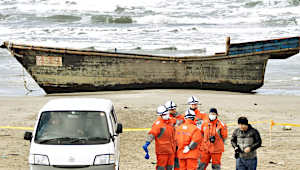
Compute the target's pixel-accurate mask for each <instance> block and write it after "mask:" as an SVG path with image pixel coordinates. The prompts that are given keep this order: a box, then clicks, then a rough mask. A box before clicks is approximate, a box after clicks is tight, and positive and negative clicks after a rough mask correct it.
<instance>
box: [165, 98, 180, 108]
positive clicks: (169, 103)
mask: <svg viewBox="0 0 300 170" xmlns="http://www.w3.org/2000/svg"><path fill="white" fill-rule="evenodd" d="M176 106H177V105H176V104H175V103H174V102H173V101H172V100H170V101H167V102H166V104H165V107H166V108H167V109H168V110H171V109H176Z"/></svg>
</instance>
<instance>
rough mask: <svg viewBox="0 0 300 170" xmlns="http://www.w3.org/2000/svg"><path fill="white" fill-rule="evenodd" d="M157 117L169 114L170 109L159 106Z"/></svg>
mask: <svg viewBox="0 0 300 170" xmlns="http://www.w3.org/2000/svg"><path fill="white" fill-rule="evenodd" d="M156 112H157V115H159V116H160V115H162V114H166V113H167V112H168V109H167V108H166V107H165V106H158V108H157V110H156Z"/></svg>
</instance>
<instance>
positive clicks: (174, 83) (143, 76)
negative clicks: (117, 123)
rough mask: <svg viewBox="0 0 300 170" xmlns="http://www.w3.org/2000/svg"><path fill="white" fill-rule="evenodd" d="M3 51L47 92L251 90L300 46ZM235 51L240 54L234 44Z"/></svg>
mask: <svg viewBox="0 0 300 170" xmlns="http://www.w3.org/2000/svg"><path fill="white" fill-rule="evenodd" d="M298 39H299V38H298ZM293 40H294V39H293ZM298 43H299V42H298ZM248 45H249V44H248ZM250 46H253V44H251V43H250ZM254 46H257V45H256V44H254ZM5 47H7V48H8V49H9V50H10V51H11V53H12V54H13V55H14V56H15V58H16V59H17V60H18V61H19V62H20V63H21V64H22V65H23V67H24V68H26V70H27V71H28V72H29V73H30V75H31V76H32V77H33V79H34V80H35V81H36V82H37V83H38V84H39V85H40V87H41V88H43V89H44V90H45V92H47V93H61V92H79V91H100V90H122V89H147V88H196V89H212V90H226V91H238V92H251V91H252V90H255V89H258V88H260V87H261V86H262V85H263V83H264V73H265V68H266V65H267V61H268V59H269V58H271V57H274V56H275V55H278V57H280V56H284V57H289V56H292V55H294V54H296V53H298V52H299V46H297V47H296V48H293V49H284V50H281V49H280V50H279V51H276V50H275V51H270V52H267V53H265V52H261V51H259V52H252V53H241V54H237V55H233V54H230V55H225V53H224V54H221V55H214V56H203V57H195V56H194V57H163V56H151V55H137V54H125V53H109V52H101V51H83V50H72V49H60V48H48V47H36V46H35V47H33V46H26V45H12V44H8V43H6V44H5ZM232 48H236V50H237V46H236V45H233V47H232ZM238 50H239V51H243V50H245V49H243V48H239V49H238ZM246 50H247V49H246ZM232 51H234V50H232V49H230V48H229V53H230V52H232Z"/></svg>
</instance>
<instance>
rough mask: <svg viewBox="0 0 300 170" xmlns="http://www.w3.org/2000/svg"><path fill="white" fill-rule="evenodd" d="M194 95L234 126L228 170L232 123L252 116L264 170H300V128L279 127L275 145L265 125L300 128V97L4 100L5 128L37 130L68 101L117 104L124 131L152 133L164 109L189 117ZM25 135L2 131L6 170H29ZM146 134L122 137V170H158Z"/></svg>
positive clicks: (161, 93) (210, 94)
mask: <svg viewBox="0 0 300 170" xmlns="http://www.w3.org/2000/svg"><path fill="white" fill-rule="evenodd" d="M192 95H194V96H196V97H197V98H198V99H199V100H200V103H201V105H199V108H200V111H201V112H208V110H209V108H211V107H216V108H217V109H218V111H219V114H220V116H219V118H220V119H221V120H223V122H225V123H226V124H228V125H230V126H228V128H229V138H228V139H227V141H226V143H225V152H224V154H223V157H222V169H223V170H233V169H235V159H234V156H233V149H232V147H231V144H230V137H231V134H232V131H233V130H234V129H235V128H237V126H236V125H232V123H235V122H236V120H237V118H238V117H239V116H247V117H248V119H249V121H254V122H257V121H259V122H258V123H257V124H254V125H253V126H254V127H255V128H257V129H258V130H259V131H260V133H261V137H262V140H263V147H261V148H260V149H258V169H259V170H274V169H285V170H299V169H300V159H299V158H300V149H299V148H300V127H292V130H288V131H286V130H283V129H282V127H281V126H274V127H273V129H272V140H271V142H270V133H269V129H270V123H267V122H265V123H262V122H260V121H269V120H274V122H276V123H292V124H300V114H299V110H300V105H299V103H300V97H297V96H276V95H269V96H268V95H257V94H241V93H231V92H216V91H202V90H176V89H174V90H132V91H110V92H97V93H80V94H76V93H74V94H60V95H47V96H38V97H34V96H24V97H0V126H18V127H33V126H34V123H35V120H36V116H37V114H38V111H39V110H40V109H41V107H42V106H43V105H44V104H45V103H46V102H47V101H49V100H51V99H55V98H66V97H68V98H69V97H71V98H73V97H92V98H106V99H111V100H112V101H113V103H114V104H115V108H116V113H117V115H118V119H119V122H121V123H122V124H123V127H124V128H149V127H151V125H152V123H153V121H154V120H155V119H156V113H155V110H156V108H157V106H158V105H161V104H164V103H165V102H166V101H167V100H173V101H174V102H176V104H177V106H178V109H177V110H178V111H179V112H180V113H184V111H185V110H186V109H187V108H188V105H187V104H186V101H187V98H188V97H190V96H192ZM23 134H24V130H17V129H5V128H0V139H1V140H0V169H1V170H25V169H29V166H28V160H27V157H28V154H29V146H30V143H29V142H28V141H25V140H23ZM146 134H147V132H146V131H141V132H124V133H123V134H121V163H120V169H121V170H140V169H149V170H150V169H155V162H156V158H155V153H154V144H151V145H150V150H151V153H150V159H149V160H145V159H144V152H143V150H142V145H143V144H144V142H145V137H146ZM208 169H211V167H209V168H208Z"/></svg>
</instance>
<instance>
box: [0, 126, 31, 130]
mask: <svg viewBox="0 0 300 170" xmlns="http://www.w3.org/2000/svg"><path fill="white" fill-rule="evenodd" d="M0 129H18V130H33V128H31V127H16V126H0Z"/></svg>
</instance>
